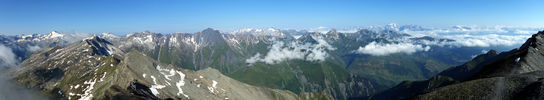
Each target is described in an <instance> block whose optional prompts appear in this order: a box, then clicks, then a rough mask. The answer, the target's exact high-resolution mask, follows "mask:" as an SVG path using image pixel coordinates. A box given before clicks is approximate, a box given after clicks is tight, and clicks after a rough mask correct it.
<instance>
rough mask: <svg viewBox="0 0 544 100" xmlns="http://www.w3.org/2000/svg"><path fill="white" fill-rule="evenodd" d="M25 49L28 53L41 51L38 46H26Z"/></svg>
mask: <svg viewBox="0 0 544 100" xmlns="http://www.w3.org/2000/svg"><path fill="white" fill-rule="evenodd" d="M26 49H27V50H28V51H30V52H37V51H40V50H41V49H42V47H40V46H38V45H35V46H30V45H29V46H27V47H26Z"/></svg>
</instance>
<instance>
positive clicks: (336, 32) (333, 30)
mask: <svg viewBox="0 0 544 100" xmlns="http://www.w3.org/2000/svg"><path fill="white" fill-rule="evenodd" d="M327 34H338V31H336V29H331V30H330V31H329V32H327Z"/></svg>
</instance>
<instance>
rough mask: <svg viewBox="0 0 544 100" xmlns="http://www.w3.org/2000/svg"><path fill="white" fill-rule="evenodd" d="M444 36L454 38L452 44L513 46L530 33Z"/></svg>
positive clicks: (522, 41) (521, 42)
mask: <svg viewBox="0 0 544 100" xmlns="http://www.w3.org/2000/svg"><path fill="white" fill-rule="evenodd" d="M444 37H445V38H449V39H454V40H456V42H454V43H453V44H452V45H456V46H467V47H489V46H514V45H519V44H523V43H524V42H525V40H527V38H529V37H530V35H498V34H486V35H469V34H465V35H450V36H444Z"/></svg>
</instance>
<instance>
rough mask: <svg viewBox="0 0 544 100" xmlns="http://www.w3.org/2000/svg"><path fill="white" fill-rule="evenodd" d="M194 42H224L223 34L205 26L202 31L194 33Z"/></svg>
mask: <svg viewBox="0 0 544 100" xmlns="http://www.w3.org/2000/svg"><path fill="white" fill-rule="evenodd" d="M195 38H196V42H199V43H202V42H206V43H221V42H225V41H224V39H223V36H222V35H221V33H220V32H219V31H218V30H214V29H212V28H207V29H205V30H203V31H202V32H198V33H195Z"/></svg>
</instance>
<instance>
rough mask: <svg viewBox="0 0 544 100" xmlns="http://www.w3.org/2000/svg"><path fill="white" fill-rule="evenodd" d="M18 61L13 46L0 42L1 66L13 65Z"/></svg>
mask: <svg viewBox="0 0 544 100" xmlns="http://www.w3.org/2000/svg"><path fill="white" fill-rule="evenodd" d="M17 63H18V60H17V56H15V53H13V51H12V50H11V48H9V47H6V46H4V45H2V44H0V68H8V67H13V66H16V65H17Z"/></svg>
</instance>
